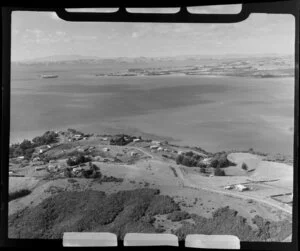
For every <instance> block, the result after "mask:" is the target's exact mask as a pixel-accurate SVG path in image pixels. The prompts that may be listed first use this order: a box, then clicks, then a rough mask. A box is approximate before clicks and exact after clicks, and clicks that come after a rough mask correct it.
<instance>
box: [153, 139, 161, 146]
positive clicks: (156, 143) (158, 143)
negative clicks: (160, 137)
mask: <svg viewBox="0 0 300 251" xmlns="http://www.w3.org/2000/svg"><path fill="white" fill-rule="evenodd" d="M151 143H152V144H155V145H160V144H161V143H160V142H159V141H155V140H152V142H151Z"/></svg>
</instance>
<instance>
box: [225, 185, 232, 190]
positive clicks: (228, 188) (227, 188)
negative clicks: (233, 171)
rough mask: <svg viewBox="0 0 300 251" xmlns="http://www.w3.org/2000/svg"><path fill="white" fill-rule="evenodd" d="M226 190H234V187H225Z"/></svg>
mask: <svg viewBox="0 0 300 251" xmlns="http://www.w3.org/2000/svg"><path fill="white" fill-rule="evenodd" d="M224 189H225V190H230V189H233V186H230V185H229V186H225V187H224Z"/></svg>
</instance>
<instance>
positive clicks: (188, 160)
mask: <svg viewBox="0 0 300 251" xmlns="http://www.w3.org/2000/svg"><path fill="white" fill-rule="evenodd" d="M191 163H192V162H191V159H189V158H187V157H185V156H184V157H183V159H182V163H181V164H182V165H184V166H191Z"/></svg>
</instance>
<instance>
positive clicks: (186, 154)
mask: <svg viewBox="0 0 300 251" xmlns="http://www.w3.org/2000/svg"><path fill="white" fill-rule="evenodd" d="M193 155H194V153H193V152H192V151H189V152H186V153H185V156H188V157H192V156H193Z"/></svg>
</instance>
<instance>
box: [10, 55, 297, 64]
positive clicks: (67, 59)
mask: <svg viewBox="0 0 300 251" xmlns="http://www.w3.org/2000/svg"><path fill="white" fill-rule="evenodd" d="M290 56H292V55H279V54H264V55H263V54H252V55H245V54H244V55H241V54H226V55H180V56H170V57H117V58H101V57H97V56H82V55H53V56H47V57H40V58H35V59H30V60H23V61H13V62H12V63H13V64H26V65H27V64H29V65H31V64H76V63H86V64H89V63H90V64H96V63H102V64H120V63H121V64H122V63H123V64H124V63H129V64H131V63H133V64H135V63H153V62H156V61H158V62H168V61H185V60H187V61H198V60H204V59H206V60H209V59H231V58H237V59H242V58H244V59H246V58H258V57H259V58H261V57H272V58H277V57H290Z"/></svg>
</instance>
